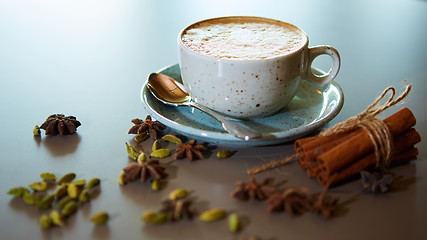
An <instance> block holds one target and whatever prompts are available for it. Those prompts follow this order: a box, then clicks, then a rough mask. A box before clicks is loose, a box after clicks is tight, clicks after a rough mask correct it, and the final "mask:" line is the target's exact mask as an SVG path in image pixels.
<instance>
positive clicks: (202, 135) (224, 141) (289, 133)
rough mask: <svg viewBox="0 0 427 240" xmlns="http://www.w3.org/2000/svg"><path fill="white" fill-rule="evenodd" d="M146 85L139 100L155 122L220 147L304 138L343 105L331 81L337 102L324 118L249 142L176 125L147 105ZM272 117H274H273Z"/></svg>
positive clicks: (218, 133) (261, 144) (341, 98)
mask: <svg viewBox="0 0 427 240" xmlns="http://www.w3.org/2000/svg"><path fill="white" fill-rule="evenodd" d="M176 65H179V64H178V63H176V64H171V65H169V66H166V67H163V68H161V69H159V70H157V71H156V73H161V72H164V71H165V70H167V69H170V68H172V67H175V66H176ZM313 70H314V71H318V72H319V73H323V72H324V71H322V70H320V69H318V68H314V67H313ZM147 84H148V78H147V80H146V81H145V82H144V84H143V85H142V87H141V91H140V100H141V101H142V103H143V104H144V107H145V109H146V110H147V111H148V112H149V114H150V115H152V117H155V118H156V120H158V121H160V122H162V123H163V124H164V125H166V126H167V127H169V128H171V129H172V130H173V131H175V132H177V133H180V134H183V135H185V136H191V137H193V138H195V139H197V140H201V141H205V142H210V143H215V144H220V145H234V146H264V145H273V144H278V143H285V142H290V141H293V140H295V139H297V138H299V137H302V136H305V135H308V134H310V133H311V132H313V131H314V130H316V129H318V128H320V127H322V126H323V125H325V124H326V123H328V122H329V121H331V120H332V119H334V118H335V117H336V116H337V115H338V114H339V112H340V111H341V109H342V107H343V105H344V93H343V90H342V88H341V86H340V85H339V84H338V83H337V82H335V81H331V82H330V83H329V85H333V86H334V87H335V88H336V89H337V90H338V95H339V99H338V100H339V101H337V102H338V103H337V105H336V106H335V107H334V109H333V110H331V111H330V112H329V113H328V114H327V115H326V116H324V117H322V118H320V119H318V120H316V121H314V122H310V123H308V124H303V125H301V126H299V127H296V128H292V129H288V130H282V131H278V132H271V133H268V132H267V133H264V134H268V136H269V137H261V138H258V139H249V140H243V139H240V138H237V137H235V136H234V135H232V134H230V133H228V132H218V131H211V130H204V129H196V128H193V127H191V126H188V125H183V124H180V123H177V122H175V121H173V120H172V119H169V118H168V117H166V116H164V115H162V114H160V113H159V112H157V111H156V110H154V109H153V108H152V106H151V104H150V103H149V100H148V99H147V95H148V94H150V93H149V90H148V88H147ZM273 116H274V115H273Z"/></svg>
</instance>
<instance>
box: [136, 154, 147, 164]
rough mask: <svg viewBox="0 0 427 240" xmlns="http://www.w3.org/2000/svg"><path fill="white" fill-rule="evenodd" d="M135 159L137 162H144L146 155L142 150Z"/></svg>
mask: <svg viewBox="0 0 427 240" xmlns="http://www.w3.org/2000/svg"><path fill="white" fill-rule="evenodd" d="M136 161H137V162H139V163H141V162H146V161H147V156H146V155H145V153H144V152H142V153H140V154H139V155H138V159H137V160H136Z"/></svg>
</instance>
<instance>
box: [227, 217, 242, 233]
mask: <svg viewBox="0 0 427 240" xmlns="http://www.w3.org/2000/svg"><path fill="white" fill-rule="evenodd" d="M228 229H229V230H230V231H231V232H237V231H239V230H240V221H239V216H237V214H236V213H231V214H230V215H229V216H228Z"/></svg>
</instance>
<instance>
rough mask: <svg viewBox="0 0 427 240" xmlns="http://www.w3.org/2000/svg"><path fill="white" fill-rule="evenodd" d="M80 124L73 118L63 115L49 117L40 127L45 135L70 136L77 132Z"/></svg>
mask: <svg viewBox="0 0 427 240" xmlns="http://www.w3.org/2000/svg"><path fill="white" fill-rule="evenodd" d="M80 125H81V123H80V122H79V121H77V119H76V118H75V117H74V116H67V117H66V116H65V115H63V114H53V115H50V116H49V117H48V118H47V119H46V121H45V122H44V123H43V124H42V125H41V126H40V128H41V129H44V130H45V131H46V135H57V134H60V135H70V134H73V133H75V132H76V131H77V127H79V126H80Z"/></svg>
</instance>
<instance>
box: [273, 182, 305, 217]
mask: <svg viewBox="0 0 427 240" xmlns="http://www.w3.org/2000/svg"><path fill="white" fill-rule="evenodd" d="M266 202H267V203H269V204H270V206H269V208H268V211H269V212H281V211H286V212H287V213H288V214H289V215H291V216H295V215H298V214H301V213H303V212H305V211H307V210H310V209H311V198H310V196H309V195H308V194H307V189H306V188H288V189H286V190H284V191H283V192H282V193H276V194H273V195H271V196H270V197H269V198H268V199H267V200H266Z"/></svg>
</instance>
